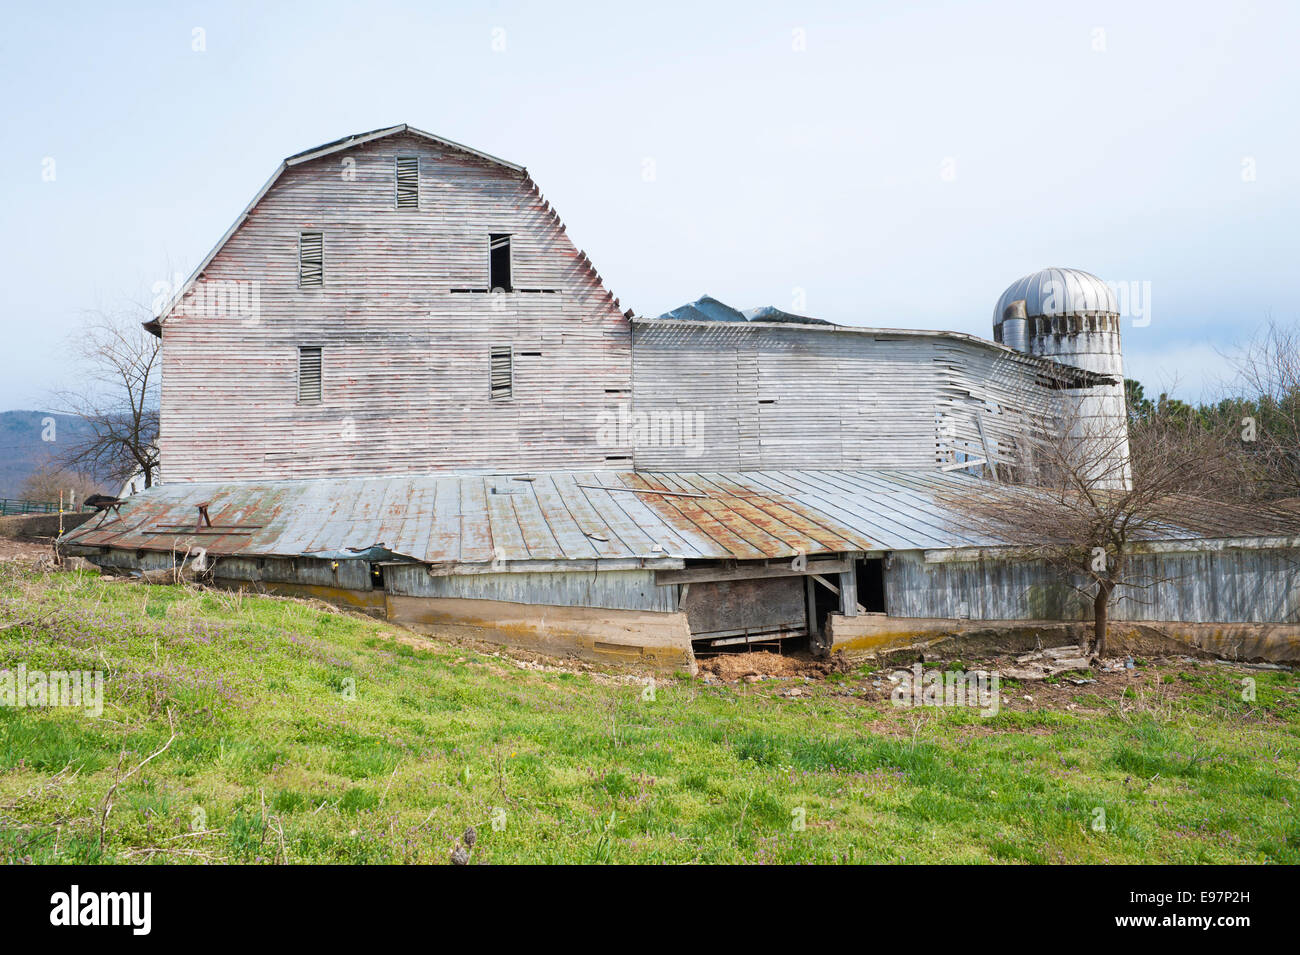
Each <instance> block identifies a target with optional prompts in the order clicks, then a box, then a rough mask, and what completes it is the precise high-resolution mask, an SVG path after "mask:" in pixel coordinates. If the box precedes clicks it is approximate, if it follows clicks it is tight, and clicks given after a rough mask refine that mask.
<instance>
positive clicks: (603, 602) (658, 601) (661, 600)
mask: <svg viewBox="0 0 1300 955" xmlns="http://www.w3.org/2000/svg"><path fill="white" fill-rule="evenodd" d="M385 589H387V590H388V592H389V593H391V594H394V595H397V596H402V597H465V598H470V599H473V600H504V601H507V602H509V603H522V604H542V605H545V606H551V607H604V608H606V609H609V610H657V611H662V612H665V613H673V612H675V611H676V610H677V590H678V588H677V587H675V586H662V587H661V586H658V585H656V584H655V575H654V571H652V570H622V571H601V572H599V573H591V572H589V571H588V572H585V573H501V574H462V575H456V576H451V577H430V576H429V574H428V573H427V571H426V569H425V567H424V566H423V565H421V564H411V565H407V566H400V567H388V568H386V570H385Z"/></svg>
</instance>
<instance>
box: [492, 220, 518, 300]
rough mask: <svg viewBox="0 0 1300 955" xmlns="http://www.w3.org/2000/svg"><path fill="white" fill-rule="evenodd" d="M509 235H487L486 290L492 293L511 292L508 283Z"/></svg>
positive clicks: (501, 233) (510, 286)
mask: <svg viewBox="0 0 1300 955" xmlns="http://www.w3.org/2000/svg"><path fill="white" fill-rule="evenodd" d="M510 279H511V276H510V235H509V233H505V232H493V233H490V234H489V235H488V289H489V290H491V291H493V292H512V291H514V287H513V286H512V285H511V282H510Z"/></svg>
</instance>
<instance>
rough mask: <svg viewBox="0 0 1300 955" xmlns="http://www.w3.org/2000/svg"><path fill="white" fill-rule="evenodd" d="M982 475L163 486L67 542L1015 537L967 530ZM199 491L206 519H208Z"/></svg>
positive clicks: (482, 545)
mask: <svg viewBox="0 0 1300 955" xmlns="http://www.w3.org/2000/svg"><path fill="white" fill-rule="evenodd" d="M982 483H983V482H981V481H979V480H978V479H977V478H974V477H971V476H969V475H966V474H959V473H944V472H941V471H937V470H935V471H907V470H865V469H852V470H763V471H698V472H680V471H677V472H646V471H640V472H631V471H538V472H534V473H522V472H520V473H514V474H498V475H484V474H473V475H468V474H431V475H419V476H404V477H388V478H378V477H377V478H340V479H337V480H330V479H323V480H311V481H281V482H266V483H223V484H208V483H204V484H168V485H164V486H162V487H157V488H152V489H150V490H148V491H144V492H142V493H140V494H137V495H136V496H135V497H132V498H130V500H129V503H128V504H127V505H126V506H125V507H123V508H122V514H121V517H120V518H115V517H112V516H111V515H110V517H109V518H107V519H106V520H104V522H103V523H102V524H101V523H100V522H99V520H98V519H96V520H93V521H91V522H90V523H88V524H85V525H83V526H82V527H80V528H78V529H77V530H75V531H73V532H71V533H70V534H68V535H66V537H65V540H66V541H67V542H69V543H71V544H75V545H82V546H86V547H95V546H108V547H117V548H126V549H142V550H164V551H170V550H172V549H174V548H176V547H179V548H180V549H182V550H183V549H185V548H186V547H188V546H197V547H203V548H205V549H206V550H207V551H208V552H209V553H211V554H214V555H234V554H243V555H264V556H282V557H296V556H305V555H317V556H330V557H337V556H339V554H340V552H344V551H357V552H360V551H365V550H368V549H370V548H377V547H378V548H382V549H383V550H384V551H387V552H390V553H391V554H393V555H397V556H399V557H404V558H408V559H411V560H417V561H421V562H427V563H485V562H490V561H493V560H496V561H524V560H544V561H562V560H593V559H619V558H641V559H648V560H654V559H659V558H684V559H701V558H707V559H727V558H735V559H741V560H748V559H762V558H779V557H789V556H793V555H795V554H799V553H806V554H816V553H836V552H844V551H854V550H863V551H867V550H912V549H935V548H949V547H991V546H998V545H1001V544H1005V543H1007V542H1006V541H1003V540H998V539H996V538H992V537H989V536H988V535H987V534H986V533H981V532H977V531H974V530H971V529H969V528H968V527H967V526H966V524H967V522H966V521H964V520H963V518H962V514H961V513H960V507H959V505H955V504H953V503H951V501H952V498H953V496H954V495H958V496H960V493H961V492H963V491H968V490H972V489H974V488H976V487H978V486H979V485H981V484H982ZM945 500H946V501H948V502H949V503H944V501H945ZM202 503H206V504H207V505H208V507H207V512H208V515H209V518H210V520H211V526H208V525H206V524H202V526H200V524H201V521H202V519H201V517H200V516H199V510H198V505H199V504H202ZM372 553H375V552H372ZM357 556H360V554H359V553H358V554H357ZM371 559H373V558H371Z"/></svg>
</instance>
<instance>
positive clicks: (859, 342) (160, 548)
mask: <svg viewBox="0 0 1300 955" xmlns="http://www.w3.org/2000/svg"><path fill="white" fill-rule="evenodd" d="M1058 278H1059V282H1060V284H1061V287H1062V288H1064V289H1065V290H1066V294H1065V297H1064V300H1059V301H1056V302H1054V303H1053V304H1052V305H1051V308H1050V310H1048V308H1047V306H1045V305H1044V304H1043V302H1042V301H1041V299H1042V298H1043V296H1042V295H1040V294H1039V293H1040V292H1041V290H1042V287H1043V286H1044V284H1045V283H1051V282H1056V281H1058ZM1104 290H1105V286H1104V283H1101V282H1100V280H1097V279H1096V278H1095V277H1093V276H1089V275H1087V273H1081V272H1075V271H1073V270H1046V271H1045V272H1044V273H1040V274H1037V275H1036V276H1027V277H1026V278H1025V279H1023V280H1021V282H1020V283H1017V284H1016V285H1015V286H1013V287H1012V288H1011V289H1008V294H1009V295H1011V298H1010V299H1007V297H1006V296H1004V299H1006V301H1004V302H1000V303H999V305H998V308H997V309H996V311H995V316H994V318H995V322H994V325H995V332H994V337H993V340H985V339H980V338H977V337H974V336H970V335H965V334H959V333H953V332H941V331H916V330H904V329H881V328H865V327H856V326H855V327H848V326H841V325H834V324H831V323H828V322H823V321H818V320H816V319H810V318H807V317H805V316H798V315H792V314H788V313H786V312H783V311H780V310H778V309H774V308H770V307H768V308H760V309H756V310H751V311H739V310H737V309H734V308H732V307H731V306H729V305H726V304H724V303H722V302H718V301H716V300H714V299H711V298H708V297H704V298H701V299H700V300H698V301H696V302H693V303H690V304H688V305H683V306H682V307H681V308H678V309H675V310H673V311H671V312H669V313H667V314H665V315H662V316H657V317H648V316H639V315H636V314H634V313H633V312H632V311H631V310H624V309H623V307H622V305H621V304H620V302H619V301H618V300H617V299H616V298H615V297H614V295H613V294H612V293H611V292H610V291H609V290H608V289H607V288H606V287H605V285H604V283H603V282H602V280H601V277H600V275H599V274H598V273H597V272H596V270H595V268H594V266H593V265H592V263H591V261H590V259H589V258H588V257H587V255H586V254H585V253H583V252H582V251H580V250H579V249H578V248H577V247H576V246H575V245H574V244H573V242H572V241H571V240H570V238H569V236H568V234H567V232H566V230H565V227H564V224H563V222H562V221H561V220H560V218H559V216H558V215H557V214H556V211H555V210H554V209H553V208H552V207H551V205H550V203H549V202H548V201H547V200H546V199H545V198H544V196H543V195H542V193H541V191H540V190H539V188H538V186H537V184H536V183H534V182H533V180H532V178H531V177H530V176H529V174H528V172H527V171H526V170H525V169H524V168H523V167H522V166H519V165H516V164H514V163H510V162H506V161H504V160H501V159H497V158H495V157H492V156H489V155H486V154H484V153H482V152H479V151H477V150H475V149H471V148H469V147H466V146H462V145H459V144H457V143H454V142H451V141H449V140H446V139H443V138H441V137H438V136H434V135H431V134H429V133H425V132H421V131H419V130H416V129H414V128H411V127H408V126H395V127H390V128H386V129H379V130H374V131H372V132H368V133H362V134H359V135H355V136H350V137H347V138H345V139H340V140H338V141H335V142H332V143H328V144H326V145H324V146H320V147H317V148H315V149H311V150H307V151H305V152H302V153H299V154H297V155H295V156H291V157H289V158H288V159H286V160H285V161H284V162H283V163H282V164H281V165H280V167H279V168H278V169H277V170H276V172H275V174H274V175H273V176H272V177H271V179H270V180H269V181H268V182H267V183H266V185H265V186H264V187H263V188H262V189H261V190H260V191H259V192H258V194H257V195H256V196H255V197H254V198H253V200H252V202H250V203H249V205H248V207H247V208H246V209H245V210H244V211H243V212H242V213H241V214H240V215H239V217H238V218H237V220H236V221H235V223H234V224H233V225H232V226H231V228H230V230H229V231H228V232H227V233H226V235H224V236H223V237H222V238H221V240H220V241H219V242H218V243H217V245H216V247H215V248H214V249H213V250H212V252H211V253H210V254H209V255H208V256H207V257H206V258H205V259H204V260H203V262H202V263H201V265H200V266H199V268H198V269H197V270H196V272H195V274H194V275H193V276H192V277H191V278H190V280H189V281H188V282H187V284H186V285H185V287H184V288H183V289H182V290H180V292H179V293H178V294H177V295H176V297H175V298H174V299H173V300H172V301H171V302H170V303H169V304H168V305H167V307H166V308H165V309H164V310H163V311H162V313H161V314H160V315H159V316H158V318H157V319H156V320H155V321H154V322H152V323H151V325H150V327H151V330H152V331H154V332H155V333H156V334H158V335H160V336H161V339H162V356H163V390H162V434H161V441H160V446H161V452H162V460H163V467H164V469H165V474H166V484H165V485H163V486H159V487H154V488H151V489H150V490H148V491H144V492H142V493H140V494H138V495H135V496H134V497H132V498H130V500H129V501H128V502H127V503H126V505H125V506H123V507H122V508H121V510H120V513H108V514H106V515H105V516H104V518H103V519H101V520H97V521H92V522H91V523H89V524H87V525H85V526H83V527H82V528H80V529H78V530H77V531H74V532H73V533H71V534H69V535H67V537H66V538H65V540H64V545H65V546H66V548H67V549H68V550H70V551H71V552H73V553H78V554H82V555H85V556H87V557H88V558H89V559H91V560H92V561H94V562H96V563H98V564H100V565H103V566H106V567H114V568H120V569H123V570H126V571H132V570H134V571H141V570H153V569H158V568H164V567H172V566H174V565H175V563H176V562H177V561H178V560H179V559H188V560H189V561H191V562H192V561H193V560H194V559H195V558H196V557H197V558H198V559H199V560H200V562H201V565H202V566H204V567H205V568H206V572H207V573H208V574H210V575H211V576H212V577H213V578H214V579H215V580H216V581H217V582H218V583H221V584H224V585H227V586H231V587H241V588H249V589H265V590H268V591H273V592H282V593H297V594H313V595H317V596H321V597H325V598H327V599H331V600H334V601H339V602H342V603H346V604H349V605H352V606H355V607H359V608H364V609H366V610H367V611H369V612H372V613H375V614H378V615H381V616H384V617H386V618H388V619H391V620H394V621H396V622H400V623H403V624H406V625H409V626H413V627H431V628H441V629H448V628H450V629H452V630H457V631H461V632H464V633H466V634H471V635H475V636H480V637H486V638H489V639H494V640H500V641H505V642H510V643H515V644H522V645H528V646H533V647H537V648H541V649H547V650H551V651H554V652H563V653H578V654H581V655H586V656H589V657H592V658H598V659H609V660H619V661H639V662H645V663H650V664H652V665H656V666H662V667H668V668H676V667H686V668H690V667H691V666H693V659H694V656H693V654H694V652H705V651H708V652H714V651H719V650H726V649H730V648H737V647H751V646H780V647H790V646H801V645H804V644H807V645H810V646H812V647H813V648H814V649H815V650H818V651H821V652H826V651H830V650H833V649H835V648H837V647H838V648H843V647H864V646H876V645H882V644H884V643H889V642H893V641H899V640H906V639H909V638H912V637H915V636H916V635H918V634H929V633H937V632H946V631H952V630H954V629H958V628H960V627H963V626H970V625H971V624H972V623H980V624H981V625H999V624H1005V625H1008V626H1010V625H1018V624H1021V623H1023V622H1026V621H1053V620H1056V621H1060V620H1077V619H1084V618H1085V617H1086V613H1087V608H1086V607H1083V606H1082V605H1080V604H1079V603H1078V601H1077V600H1074V599H1072V598H1071V596H1070V592H1069V588H1068V586H1066V585H1065V584H1064V583H1063V582H1061V581H1059V580H1057V579H1055V577H1054V575H1053V574H1052V573H1050V572H1049V571H1048V569H1047V568H1046V567H1045V566H1043V565H1041V564H1040V563H1037V562H1035V561H1032V560H1026V559H1023V558H1022V557H1019V556H1017V552H1016V550H1015V549H1014V548H1013V546H1012V541H1010V540H1009V539H1003V538H1001V537H999V536H998V535H997V534H993V533H990V532H988V531H987V530H986V529H983V530H977V529H976V528H975V526H974V524H973V522H972V521H971V520H970V515H969V513H968V512H967V509H966V506H965V504H964V503H963V502H966V501H969V500H971V495H978V493H980V489H981V488H984V487H987V486H989V485H990V484H992V483H994V482H996V481H997V479H998V476H999V474H1006V473H1009V469H1014V468H1015V467H1017V465H1018V463H1019V462H1018V459H1017V455H1018V453H1019V451H1018V448H1019V445H1018V440H1017V439H1018V437H1019V436H1022V435H1025V434H1027V433H1033V434H1043V433H1049V434H1050V433H1051V429H1052V428H1053V427H1056V426H1057V424H1056V423H1057V422H1059V420H1060V415H1059V411H1060V408H1061V407H1062V403H1063V402H1066V403H1070V402H1073V403H1074V405H1073V406H1074V407H1077V408H1080V409H1083V413H1085V414H1086V415H1087V416H1089V419H1090V420H1093V419H1095V420H1099V421H1102V422H1106V421H1111V422H1113V424H1114V426H1115V427H1117V428H1121V429H1122V428H1123V427H1124V425H1123V416H1124V404H1123V377H1122V365H1121V355H1120V345H1119V316H1118V314H1117V311H1116V309H1115V306H1114V301H1113V297H1111V298H1108V297H1107V293H1106V292H1105V291H1104ZM1117 398H1118V403H1117ZM1066 438H1068V436H1062V439H1063V440H1065V439H1066ZM1273 517H1276V515H1274V516H1273ZM1247 523H1249V525H1250V526H1246V524H1241V525H1240V526H1238V525H1233V526H1225V527H1219V528H1208V529H1207V528H1204V527H1197V528H1186V529H1183V530H1178V529H1171V532H1170V533H1169V534H1168V535H1165V536H1164V539H1162V540H1160V541H1153V542H1152V543H1151V545H1150V546H1149V547H1148V548H1147V552H1146V553H1145V554H1144V555H1143V556H1142V558H1141V559H1142V560H1146V561H1149V562H1152V565H1153V568H1155V570H1159V572H1160V573H1161V574H1164V575H1165V576H1167V577H1168V578H1169V581H1170V582H1169V583H1168V584H1167V585H1166V586H1165V587H1164V589H1157V590H1156V591H1154V592H1152V593H1143V594H1140V595H1139V594H1136V593H1132V594H1121V595H1120V596H1119V598H1118V605H1117V608H1116V615H1117V616H1119V617H1121V618H1123V619H1128V620H1144V621H1175V622H1180V623H1182V624H1186V625H1188V627H1186V628H1184V629H1186V630H1187V632H1188V633H1194V636H1193V637H1189V639H1195V640H1199V641H1201V642H1203V643H1205V644H1206V645H1212V646H1214V647H1216V648H1218V649H1221V650H1222V652H1229V651H1232V652H1242V653H1247V654H1253V655H1264V656H1267V655H1268V654H1269V653H1270V652H1272V651H1271V650H1268V649H1267V648H1265V649H1260V647H1262V646H1263V644H1259V642H1258V640H1256V638H1255V637H1246V638H1243V637H1242V633H1243V632H1244V631H1243V630H1242V629H1241V625H1246V624H1267V625H1273V626H1274V630H1278V628H1279V627H1281V628H1283V629H1285V627H1287V626H1290V625H1293V624H1295V623H1296V622H1297V616H1298V615H1300V588H1297V582H1296V572H1295V561H1294V559H1293V558H1294V555H1295V551H1294V548H1295V546H1296V544H1297V537H1296V536H1294V534H1293V531H1292V528H1291V527H1289V526H1287V525H1286V522H1282V523H1281V524H1279V523H1278V522H1277V521H1276V520H1273V519H1272V518H1269V519H1268V520H1265V519H1262V518H1261V519H1260V520H1257V521H1254V522H1253V523H1251V522H1247ZM1156 565H1158V567H1157V566H1156ZM1170 569H1172V570H1173V571H1176V573H1174V572H1170V573H1165V572H1166V571H1170ZM1153 572H1154V571H1153ZM1193 625H1194V626H1193ZM1196 628H1199V629H1196ZM1279 632H1280V631H1279ZM1287 632H1288V633H1289V632H1290V631H1287ZM1252 640H1256V642H1254V643H1252V642H1251V641H1252ZM1234 641H1236V643H1234ZM1243 641H1244V642H1243ZM1265 642H1267V641H1265ZM1257 644H1258V645H1257ZM1234 647H1235V648H1236V649H1235V650H1234V649H1233V648H1234Z"/></svg>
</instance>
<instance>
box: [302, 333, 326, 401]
mask: <svg viewBox="0 0 1300 955" xmlns="http://www.w3.org/2000/svg"><path fill="white" fill-rule="evenodd" d="M320 400H321V360H320V348H319V347H317V346H313V347H303V348H299V349H298V403H299V404H311V403H314V402H317V401H320Z"/></svg>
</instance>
